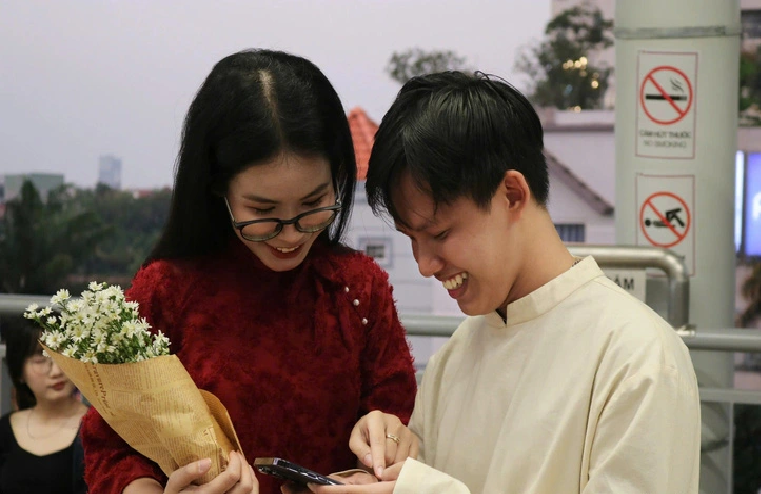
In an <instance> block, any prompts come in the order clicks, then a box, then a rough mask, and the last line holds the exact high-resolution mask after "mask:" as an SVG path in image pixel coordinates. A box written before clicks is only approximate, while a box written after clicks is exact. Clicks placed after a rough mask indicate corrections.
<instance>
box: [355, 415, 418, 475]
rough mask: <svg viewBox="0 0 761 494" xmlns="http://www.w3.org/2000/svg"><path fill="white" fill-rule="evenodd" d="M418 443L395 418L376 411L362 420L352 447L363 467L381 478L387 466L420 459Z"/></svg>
mask: <svg viewBox="0 0 761 494" xmlns="http://www.w3.org/2000/svg"><path fill="white" fill-rule="evenodd" d="M418 444H419V440H418V438H417V436H416V435H415V434H414V433H413V432H412V431H411V430H409V429H408V428H407V426H405V425H404V424H402V421H401V420H399V418H398V417H397V416H396V415H392V414H390V413H383V412H380V411H377V410H376V411H373V412H370V413H368V414H367V415H365V416H364V417H362V418H361V419H359V422H357V424H356V425H355V426H354V430H352V432H351V438H350V439H349V447H350V448H351V450H352V452H354V454H355V455H357V458H359V461H361V462H362V464H364V465H366V466H368V467H369V468H372V469H373V472H374V473H375V476H376V477H377V478H379V479H380V478H382V474H383V470H384V469H385V468H386V466H390V465H393V464H395V463H399V462H403V461H404V460H406V459H407V458H409V457H412V458H417V453H418Z"/></svg>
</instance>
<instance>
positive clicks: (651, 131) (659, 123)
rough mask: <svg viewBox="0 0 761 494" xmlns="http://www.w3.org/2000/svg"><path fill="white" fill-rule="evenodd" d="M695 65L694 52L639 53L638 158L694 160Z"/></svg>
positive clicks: (696, 57)
mask: <svg viewBox="0 0 761 494" xmlns="http://www.w3.org/2000/svg"><path fill="white" fill-rule="evenodd" d="M697 64H698V55H697V53H695V52H656V51H644V50H643V51H640V52H639V54H638V57H637V124H636V133H637V136H636V155H637V156H638V157H641V158H670V159H693V158H694V157H695V112H696V108H695V107H696V104H695V102H696V89H697V84H696V79H697Z"/></svg>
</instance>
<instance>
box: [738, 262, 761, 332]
mask: <svg viewBox="0 0 761 494" xmlns="http://www.w3.org/2000/svg"><path fill="white" fill-rule="evenodd" d="M740 292H741V293H742V296H743V298H744V299H745V300H746V301H747V302H748V306H747V307H746V308H745V311H743V313H742V314H740V316H739V317H738V318H737V324H738V326H739V327H741V328H744V327H747V326H748V325H750V324H751V323H752V322H753V321H754V320H755V319H756V318H757V317H761V262H756V263H754V264H753V267H752V268H751V272H750V275H749V276H748V278H746V280H745V281H744V282H743V284H742V288H741V289H740Z"/></svg>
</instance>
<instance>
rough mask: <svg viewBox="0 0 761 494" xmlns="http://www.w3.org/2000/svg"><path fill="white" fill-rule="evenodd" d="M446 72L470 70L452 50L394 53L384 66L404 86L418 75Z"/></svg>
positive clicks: (462, 58) (415, 50)
mask: <svg viewBox="0 0 761 494" xmlns="http://www.w3.org/2000/svg"><path fill="white" fill-rule="evenodd" d="M448 70H461V71H467V70H470V68H469V67H468V63H467V59H466V58H465V57H461V56H459V55H457V53H455V52H454V51H452V50H443V51H441V50H431V51H427V50H421V49H420V48H411V49H409V50H405V51H402V52H397V51H395V52H394V53H393V54H392V55H391V59H390V60H389V62H388V65H387V66H386V73H387V74H388V75H390V76H391V78H392V79H393V80H395V81H396V82H398V83H399V84H404V83H405V82H407V81H408V80H410V79H411V78H413V77H415V76H418V75H424V74H431V73H434V72H444V71H448Z"/></svg>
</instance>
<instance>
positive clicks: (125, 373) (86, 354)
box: [24, 282, 241, 482]
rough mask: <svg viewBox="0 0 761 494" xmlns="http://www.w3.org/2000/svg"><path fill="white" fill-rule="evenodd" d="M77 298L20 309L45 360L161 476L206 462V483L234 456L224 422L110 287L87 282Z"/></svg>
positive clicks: (233, 439) (234, 441) (62, 293)
mask: <svg viewBox="0 0 761 494" xmlns="http://www.w3.org/2000/svg"><path fill="white" fill-rule="evenodd" d="M88 288H89V289H88V290H85V291H83V292H82V296H81V298H79V299H73V298H72V297H71V296H70V294H69V292H68V291H66V290H59V291H58V293H56V295H55V296H54V297H53V298H51V299H50V303H51V305H52V307H44V308H42V309H40V308H39V307H37V306H35V305H31V306H29V307H27V310H26V312H25V313H24V316H25V317H26V318H27V319H31V320H33V321H36V322H37V323H38V324H39V325H40V326H41V327H42V329H43V333H42V337H41V339H40V340H41V343H42V344H43V347H44V350H45V353H46V354H48V355H49V356H50V357H51V358H52V359H53V360H54V361H55V362H56V364H57V365H58V366H59V367H60V368H61V369H62V370H63V372H64V373H66V376H67V377H68V378H70V379H71V380H72V381H73V382H74V384H75V385H76V386H77V387H78V388H79V390H80V391H81V392H82V394H83V395H84V396H85V398H87V400H88V401H89V402H90V403H91V404H92V405H93V406H94V407H95V408H96V409H97V410H98V412H99V413H100V415H101V416H102V417H103V419H104V420H105V421H106V422H107V423H108V424H109V425H110V426H111V427H112V428H113V429H114V430H115V431H116V432H117V433H118V434H119V435H120V436H121V437H122V438H123V439H124V440H125V441H126V442H127V444H129V445H130V446H132V447H133V448H135V450H137V451H138V452H139V453H141V454H142V455H144V456H147V457H148V458H150V459H151V460H153V461H155V462H156V463H157V464H158V465H159V467H161V469H162V471H164V473H165V474H167V475H169V474H170V473H171V472H173V471H174V470H176V469H177V468H178V467H181V466H183V465H186V464H188V463H190V462H192V461H195V460H199V459H201V458H205V457H209V458H211V459H212V468H211V470H210V471H209V472H207V473H206V475H204V477H203V478H202V479H201V482H207V481H209V480H211V479H213V478H214V477H216V475H218V474H219V473H220V472H221V471H222V470H224V468H225V467H226V466H227V459H228V456H229V454H230V451H232V450H237V451H241V448H240V444H239V443H238V438H237V436H236V434H235V429H234V428H233V425H232V422H231V421H230V416H229V415H228V413H227V410H226V409H225V407H224V406H223V405H222V403H220V401H219V400H218V399H217V398H216V397H215V396H214V395H213V394H211V393H209V392H208V391H204V390H199V389H198V388H197V387H196V385H195V383H194V382H193V379H192V378H191V377H190V375H189V374H188V373H187V371H186V370H185V368H184V367H183V365H182V363H181V362H180V361H179V359H178V358H177V357H176V356H175V355H170V354H169V345H170V341H169V339H168V338H167V337H166V336H164V334H163V333H162V332H161V331H156V332H155V334H154V333H151V332H150V331H149V330H150V329H151V326H150V324H148V323H147V322H146V320H145V319H144V318H141V317H140V316H139V314H138V304H137V303H135V302H127V301H126V300H125V299H124V293H123V292H122V290H121V288H119V287H117V286H110V287H106V285H105V284H104V283H96V282H92V283H90V284H89V286H88Z"/></svg>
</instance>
